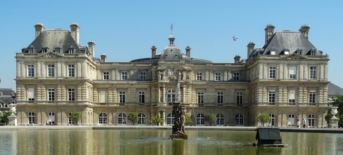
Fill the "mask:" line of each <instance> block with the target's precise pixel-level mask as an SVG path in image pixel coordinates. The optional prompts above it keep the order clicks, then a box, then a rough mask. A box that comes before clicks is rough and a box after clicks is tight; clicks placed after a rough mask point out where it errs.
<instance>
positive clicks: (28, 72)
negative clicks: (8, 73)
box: [27, 65, 35, 77]
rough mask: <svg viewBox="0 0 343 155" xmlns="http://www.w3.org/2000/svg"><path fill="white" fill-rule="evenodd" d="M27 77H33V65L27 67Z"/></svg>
mask: <svg viewBox="0 0 343 155" xmlns="http://www.w3.org/2000/svg"><path fill="white" fill-rule="evenodd" d="M27 76H28V77H34V76H35V65H27Z"/></svg>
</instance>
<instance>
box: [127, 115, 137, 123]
mask: <svg viewBox="0 0 343 155" xmlns="http://www.w3.org/2000/svg"><path fill="white" fill-rule="evenodd" d="M127 119H128V120H129V121H130V122H131V123H132V124H133V125H135V124H136V123H137V121H138V113H136V112H130V113H129V114H128V116H127Z"/></svg>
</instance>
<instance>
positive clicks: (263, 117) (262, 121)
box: [256, 113, 270, 126]
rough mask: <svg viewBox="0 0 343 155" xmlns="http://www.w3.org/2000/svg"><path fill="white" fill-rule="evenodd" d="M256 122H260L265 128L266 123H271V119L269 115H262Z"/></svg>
mask: <svg viewBox="0 0 343 155" xmlns="http://www.w3.org/2000/svg"><path fill="white" fill-rule="evenodd" d="M256 120H257V121H258V122H261V123H262V126H264V124H265V123H268V122H269V121H270V117H269V115H268V114H267V113H262V114H260V115H258V116H257V117H256Z"/></svg>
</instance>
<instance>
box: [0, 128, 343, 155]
mask: <svg viewBox="0 0 343 155" xmlns="http://www.w3.org/2000/svg"><path fill="white" fill-rule="evenodd" d="M169 134H170V131H168V130H155V129H149V130H84V129H70V130H43V129H39V130H13V131H1V132H0V139H1V141H0V154H27V155H46V154H56V155H65V154H82V155H92V154H106V155H119V154H126V155H131V154H140V155H157V154H158V155H171V154H178V155H201V154H211V155H220V154H225V155H226V154H245V155H262V154H263V155H265V154H267V155H268V154H272V155H275V154H276V155H277V154H280V155H294V154H301V155H307V154H308V155H322V154H342V153H343V149H342V148H340V147H337V146H341V145H342V144H343V136H342V135H341V134H318V133H282V137H283V141H284V143H287V144H288V147H286V148H256V147H253V146H251V143H252V142H254V137H255V132H250V131H240V132H237V131H203V130H199V131H196V130H192V131H188V132H187V134H188V137H189V139H188V140H185V141H184V140H177V141H171V140H170V139H168V137H169Z"/></svg>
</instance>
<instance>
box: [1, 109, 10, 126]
mask: <svg viewBox="0 0 343 155" xmlns="http://www.w3.org/2000/svg"><path fill="white" fill-rule="evenodd" d="M11 114H12V113H11V112H4V113H2V115H1V116H0V124H4V125H6V124H8V122H9V120H8V116H10V115H11Z"/></svg>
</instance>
